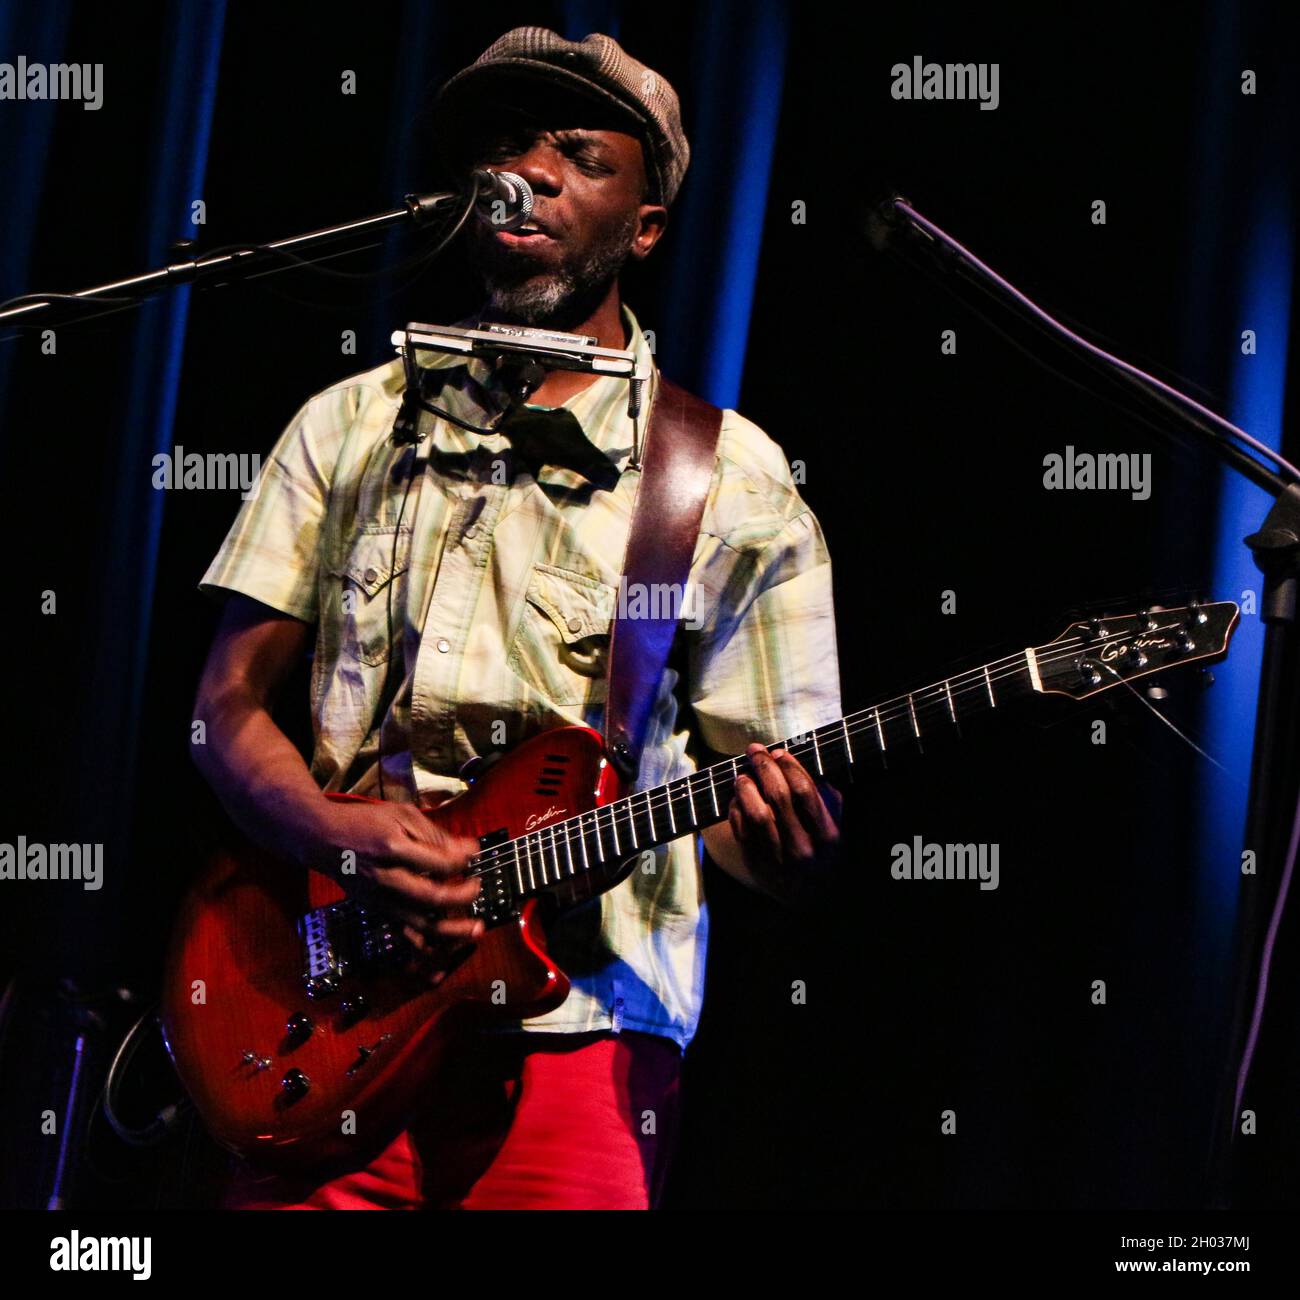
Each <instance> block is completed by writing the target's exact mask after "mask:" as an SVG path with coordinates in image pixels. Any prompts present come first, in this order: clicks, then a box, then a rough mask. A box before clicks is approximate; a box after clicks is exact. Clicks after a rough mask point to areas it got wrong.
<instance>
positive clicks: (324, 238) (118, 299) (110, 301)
mask: <svg viewBox="0 0 1300 1300" xmlns="http://www.w3.org/2000/svg"><path fill="white" fill-rule="evenodd" d="M478 197H479V195H478V192H474V193H472V194H470V195H469V196H468V197H467V196H466V195H464V194H461V193H458V192H456V191H450V192H446V193H435V194H408V195H407V196H406V199H405V201H404V202H403V204H402V206H401V207H400V208H393V209H391V210H389V211H388V212H381V213H379V214H378V215H376V216H373V217H362V218H360V219H359V220H356V221H343V222H340V223H339V224H338V225H334V226H322V227H321V228H320V229H319V230H311V231H308V232H307V233H306V234H302V235H290V236H289V237H288V238H287V239H277V240H275V241H274V242H272V243H269V244H245V245H239V246H235V245H232V246H230V247H228V248H221V249H214V250H212V251H211V252H208V253H199V254H195V255H194V256H191V257H182V258H180V259H179V260H177V261H175V262H169V263H168V264H167V265H166V266H161V267H159V268H158V269H157V270H154V271H146V272H144V273H143V274H141V275H132V276H128V277H127V278H126V279H124V280H110V281H108V282H106V283H104V284H96V285H92V286H91V287H90V288H87V289H79V290H77V291H76V292H75V293H71V294H40V293H29V294H24V295H23V296H22V297H21V298H13V299H10V300H9V302H8V303H4V304H0V325H19V326H23V327H32V326H37V325H43V324H46V323H47V322H49V321H50V320H51V319H57V320H59V321H65V320H67V319H68V318H69V317H71V318H72V319H74V320H75V319H77V318H78V317H81V316H88V315H91V314H94V315H99V314H102V310H98V311H93V312H92V311H91V309H92V308H97V309H102V308H104V307H108V308H109V309H110V310H116V309H120V308H124V307H131V306H135V305H136V303H138V302H140V301H141V300H142V299H144V298H146V297H148V296H149V295H151V294H155V293H158V292H160V291H161V290H163V289H166V288H170V287H171V286H172V285H177V284H195V283H200V282H202V281H206V280H214V279H217V278H218V277H225V278H226V279H229V280H237V279H247V278H248V277H249V276H250V275H251V274H252V273H253V272H255V271H257V270H258V269H259V268H261V267H264V266H265V265H266V263H267V262H271V261H282V260H283V259H284V257H285V256H286V255H289V256H291V257H292V258H293V259H294V260H295V261H299V262H306V263H311V262H315V261H320V260H322V257H323V256H324V254H323V253H321V251H320V250H322V249H324V248H325V247H326V246H331V247H334V246H337V245H345V246H347V247H346V249H345V251H354V249H355V247H356V246H357V245H360V244H361V243H362V241H363V240H364V239H366V238H367V237H368V236H370V235H373V234H374V233H375V232H376V231H380V230H385V229H387V228H388V227H389V226H396V225H402V224H405V223H407V222H409V223H411V224H412V225H415V226H424V225H427V224H429V223H430V222H431V221H433V220H434V219H435V218H437V217H439V216H441V215H443V214H444V213H445V212H446V211H447V210H448V209H454V208H455V207H456V205H458V204H464V205H465V213H464V214H462V220H463V217H464V216H465V215H468V213H469V210H470V208H471V207H472V206H473V204H474V203H475V202H477V200H478ZM171 247H172V251H181V250H183V249H184V248H186V247H188V243H187V242H184V241H183V242H182V243H180V244H173V245H172V246H171ZM330 255H331V256H332V255H333V254H332V253H331V254H330Z"/></svg>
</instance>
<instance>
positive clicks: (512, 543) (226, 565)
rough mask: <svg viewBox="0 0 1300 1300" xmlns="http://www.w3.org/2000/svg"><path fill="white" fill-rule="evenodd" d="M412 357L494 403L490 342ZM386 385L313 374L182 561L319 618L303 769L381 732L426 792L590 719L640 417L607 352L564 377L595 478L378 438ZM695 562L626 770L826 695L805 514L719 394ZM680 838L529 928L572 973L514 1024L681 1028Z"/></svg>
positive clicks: (459, 412)
mask: <svg viewBox="0 0 1300 1300" xmlns="http://www.w3.org/2000/svg"><path fill="white" fill-rule="evenodd" d="M622 311H623V319H624V323H625V327H626V330H627V334H628V340H629V342H628V346H629V347H630V348H631V349H632V350H633V351H634V352H635V354H636V357H637V362H638V368H639V369H644V371H645V372H647V373H649V374H650V375H651V379H650V393H649V395H648V402H647V404H646V409H649V406H650V404H652V403H653V400H654V389H655V387H656V386H657V382H658V375H657V371H656V370H655V368H654V363H653V357H652V355H651V353H650V348H649V344H648V341H647V339H646V336H645V335H644V333H643V332H642V330H641V328H640V326H639V324H638V323H637V320H636V318H635V316H634V315H633V314H632V312H631V311H630V310H629V309H628V308H627V307H626V306H624V307H623V309H622ZM420 364H421V366H423V367H426V368H428V369H429V370H430V371H435V372H438V373H436V374H431V375H430V376H429V377H428V379H429V381H430V382H429V383H428V384H427V386H426V393H427V394H428V400H429V402H430V403H431V404H432V405H434V406H437V407H439V408H440V409H442V410H443V411H446V412H447V413H448V414H449V415H452V416H454V417H456V419H458V420H460V421H463V422H464V423H465V424H469V425H473V426H476V427H477V428H479V429H481V428H482V427H483V426H484V425H485V424H486V423H487V421H488V416H489V413H490V412H491V411H493V410H495V409H496V404H495V399H494V397H493V395H492V394H491V392H490V391H489V389H490V386H491V384H492V382H493V380H492V378H491V375H490V372H489V369H488V367H487V364H486V363H485V362H482V361H480V360H479V359H470V360H468V361H467V360H466V359H464V358H460V357H451V356H446V355H430V354H422V356H421V360H420ZM404 387H405V376H404V371H403V368H402V364H401V361H400V360H397V361H394V362H393V363H391V364H388V365H383V366H378V367H376V368H374V369H372V370H368V371H366V372H365V373H363V374H359V375H355V376H353V377H351V378H348V379H345V380H343V381H342V382H340V383H338V384H335V385H334V386H332V387H330V388H328V389H326V390H324V391H323V392H321V393H318V394H316V395H315V396H314V397H312V398H311V399H310V400H309V401H308V402H307V403H306V404H305V405H304V406H303V407H302V408H301V409H300V410H299V411H298V412H297V414H296V415H295V416H294V418H293V419H292V420H291V421H290V423H289V425H288V427H287V428H286V429H285V430H284V431H283V433H282V434H281V435H280V437H279V439H278V441H277V442H276V444H275V446H274V448H273V450H272V451H271V453H270V454H269V456H268V457H267V458H266V459H265V461H264V463H263V466H262V471H261V475H260V478H259V480H258V482H257V484H256V486H255V488H254V490H253V492H252V494H251V496H250V498H249V499H248V500H247V501H245V503H244V504H243V506H242V508H241V509H240V512H239V515H238V517H237V518H236V520H235V522H234V525H233V526H232V528H231V530H230V532H229V534H228V536H227V537H226V540H225V542H224V543H223V544H222V546H221V548H220V550H219V551H218V553H217V555H216V557H215V558H214V559H213V561H212V563H211V564H210V565H209V567H208V569H207V572H206V573H205V574H204V575H203V578H202V580H201V582H200V587H201V588H202V589H204V590H209V591H235V592H240V593H242V594H243V595H245V596H248V597H251V598H252V599H254V600H257V601H260V602H261V603H262V604H264V605H267V606H270V607H271V608H272V609H275V610H278V611H281V612H282V613H285V614H288V615H291V616H293V617H294V618H297V619H301V620H303V621H304V622H308V623H314V624H315V625H316V644H315V653H314V658H313V664H312V674H311V712H312V724H313V733H314V750H313V754H312V760H311V771H312V775H313V776H314V778H315V779H316V781H317V783H318V784H319V785H320V786H321V788H322V789H323V790H325V791H327V792H332V791H346V792H352V793H357V794H367V795H377V794H378V793H379V756H380V754H381V752H382V755H383V759H382V761H383V784H384V794H385V797H387V798H390V799H393V798H400V799H409V800H417V799H418V800H421V801H423V802H432V801H437V800H438V799H441V798H446V797H448V796H454V795H455V794H458V793H460V792H462V791H464V790H465V789H466V788H467V786H466V782H465V780H464V779H463V777H462V775H461V773H462V772H464V771H465V769H466V765H467V764H468V763H470V761H471V760H473V759H476V758H482V757H484V756H487V755H490V754H493V753H497V752H500V751H502V750H505V749H508V748H510V747H511V746H513V745H516V744H518V743H519V742H521V741H523V740H525V739H527V738H529V737H531V736H533V735H536V734H537V733H538V732H540V731H542V730H545V729H547V728H550V727H555V726H562V725H569V724H573V723H583V724H585V725H588V726H591V727H593V728H595V729H597V730H599V729H600V727H601V723H602V715H603V709H604V701H605V679H604V668H605V659H604V656H605V652H606V650H607V648H608V633H609V626H610V620H611V617H612V615H613V612H614V611H615V609H616V605H617V593H618V587H619V579H620V575H621V566H622V560H623V555H624V550H625V546H626V542H627V533H628V525H629V520H630V517H631V511H632V504H633V501H634V499H635V495H636V487H637V483H638V480H639V477H640V472H639V469H638V468H637V467H636V466H635V465H634V464H630V463H629V461H630V460H631V459H632V457H631V453H632V448H633V440H634V438H642V437H643V436H644V423H645V422H644V418H642V419H640V420H639V421H634V419H633V418H632V417H631V416H630V415H629V413H628V384H627V381H626V380H623V379H619V378H614V377H601V378H599V379H597V380H596V381H595V382H594V383H592V384H591V385H589V386H588V387H587V388H586V389H584V390H582V391H581V392H579V393H578V394H576V395H575V396H573V397H571V398H570V399H569V400H568V401H566V402H565V403H564V406H565V407H567V408H568V409H569V410H570V411H571V412H572V414H573V415H574V416H575V417H576V419H577V420H578V422H579V424H580V425H581V427H582V430H583V432H584V434H585V435H586V437H587V438H588V439H589V440H590V441H591V442H592V443H594V444H595V446H596V447H597V448H599V449H600V451H601V452H603V453H604V455H605V456H606V457H607V458H608V459H609V460H610V461H611V462H612V464H613V466H614V467H615V469H616V470H617V476H616V480H615V481H613V483H612V486H608V485H607V486H602V487H595V486H593V484H592V483H591V482H590V480H589V479H588V478H586V477H585V476H584V475H582V474H580V473H579V472H577V471H576V470H573V469H570V468H567V467H563V466H551V465H546V466H543V467H542V468H540V469H539V470H538V472H537V477H536V478H534V477H533V474H532V473H531V472H530V471H529V470H528V469H526V468H524V467H523V466H522V465H521V464H520V462H519V461H518V459H517V458H516V457H515V456H514V455H513V454H512V450H511V443H510V439H509V437H508V436H507V435H506V434H503V433H479V432H475V431H473V430H472V429H466V428H463V427H460V425H459V424H457V423H456V422H455V420H451V419H447V418H443V417H442V416H439V415H435V414H433V413H431V412H429V411H424V412H422V413H421V415H420V424H419V429H418V435H419V437H420V442H419V444H418V450H417V449H413V448H412V446H410V445H409V444H399V443H396V442H394V441H393V440H392V438H391V433H392V430H393V424H394V421H395V419H396V417H397V415H398V411H399V407H400V405H401V401H402V396H403V392H404ZM611 477H612V476H611ZM690 585H691V587H693V588H694V596H695V599H696V609H695V610H694V611H693V617H691V618H690V619H689V621H688V625H687V627H686V628H685V630H684V632H683V636H684V638H685V641H684V655H683V656H682V657H681V658H680V659H678V660H676V662H677V664H678V667H676V668H673V667H670V668H667V669H665V671H664V674H663V678H662V680H661V682H660V683H659V689H658V692H657V696H656V699H655V704H654V708H653V711H652V715H651V719H650V724H649V730H648V734H647V738H646V744H645V749H644V753H643V757H642V763H641V769H640V773H639V778H638V782H637V788H642V789H644V788H650V787H653V786H657V785H660V784H663V783H665V782H667V781H670V780H675V779H677V778H679V777H683V776H686V775H688V774H689V773H691V772H692V771H694V770H695V765H696V759H697V757H698V754H699V752H700V748H701V747H703V748H707V749H708V750H712V751H715V752H716V753H718V754H720V755H723V756H730V755H735V754H739V753H742V752H743V751H744V748H745V746H746V745H748V744H749V743H751V742H753V741H760V742H763V743H765V744H766V743H771V742H773V741H778V740H781V739H783V738H785V737H788V736H793V735H797V734H799V733H801V732H804V731H807V730H810V729H812V728H814V727H818V726H821V725H823V724H825V723H827V722H832V721H834V720H836V719H837V718H838V717H839V716H840V697H839V672H838V660H837V655H836V643H835V620H834V613H833V609H832V599H831V567H830V558H829V555H828V553H827V548H826V544H825V540H824V538H823V535H822V532H821V529H820V527H819V526H818V523H817V520H816V519H815V518H814V516H813V514H812V512H811V511H810V510H809V508H808V506H807V505H806V504H805V503H804V501H803V500H802V499H801V497H800V495H799V492H798V489H797V487H796V484H795V481H794V476H793V475H792V473H791V469H790V466H789V464H788V462H787V460H786V457H785V456H784V454H783V453H782V451H781V449H780V448H779V447H778V446H777V444H776V443H775V442H773V441H772V440H771V439H770V438H769V437H768V436H767V435H766V434H765V433H764V432H763V431H762V430H760V429H759V428H758V427H757V426H756V425H755V424H753V423H752V422H751V421H749V420H747V419H745V418H744V417H743V416H741V415H739V414H737V413H736V412H735V411H733V410H727V411H724V413H723V420H722V430H721V434H720V439H719V444H718V452H717V460H716V464H715V466H714V472H713V477H712V481H711V483H710V487H709V492H708V497H707V501H706V505H705V510H704V517H703V521H702V525H701V529H700V534H699V538H698V541H697V544H696V548H695V554H694V558H693V561H692V564H691V570H690ZM692 625H694V626H692ZM679 677H680V678H682V679H683V680H679ZM685 704H689V708H686V707H684V705H685ZM688 728H689V729H688ZM691 730H693V731H694V733H695V739H696V741H697V742H698V744H696V745H692V746H691V751H692V752H691V753H690V754H688V752H687V746H688V741H689V740H690V739H691V734H690V731H691ZM696 838H697V837H690V836H688V837H685V838H682V839H679V840H676V841H673V842H672V843H670V844H668V845H665V846H662V847H661V848H660V849H658V850H657V851H656V860H655V863H654V864H653V869H650V870H642V869H640V868H638V869H637V870H634V871H633V872H632V874H631V875H629V876H628V877H627V878H626V879H625V880H624V881H622V883H620V884H619V885H617V886H616V887H615V888H613V889H611V890H610V891H608V892H607V893H605V894H603V895H601V896H600V897H598V898H596V899H593V900H590V901H589V902H588V903H585V904H583V905H581V906H580V907H578V908H576V909H574V910H573V911H571V912H569V913H566V914H564V915H563V916H562V917H561V918H559V920H558V921H557V922H556V924H555V926H554V927H553V928H552V930H551V932H550V934H549V936H548V947H549V950H550V952H551V954H552V956H553V957H554V958H555V960H556V961H557V962H559V964H560V966H561V968H562V969H564V970H565V972H566V974H568V975H569V977H570V980H571V991H570V993H569V995H568V997H567V998H566V999H565V1001H564V1002H563V1003H562V1004H561V1005H560V1006H559V1007H557V1008H555V1009H554V1010H552V1011H550V1012H548V1013H546V1014H544V1015H540V1016H536V1017H532V1018H530V1019H527V1020H523V1021H519V1022H514V1023H512V1024H510V1025H508V1026H507V1027H508V1028H510V1029H518V1030H524V1031H541V1032H583V1031H589V1030H595V1029H610V1030H613V1031H615V1032H617V1031H619V1030H620V1029H624V1028H626V1029H636V1030H641V1031H644V1032H648V1033H654V1034H660V1035H663V1036H666V1037H669V1038H671V1039H673V1040H674V1041H675V1042H676V1043H677V1044H678V1045H679V1046H680V1047H682V1048H683V1049H684V1048H685V1046H686V1045H687V1043H689V1041H690V1040H691V1038H692V1036H693V1035H694V1033H695V1030H696V1027H697V1025H698V1022H699V1016H700V1010H701V1005H702V1001H703V992H704V968H705V951H706V944H707V937H708V909H707V906H706V903H705V898H704V892H703V875H702V869H701V858H700V846H699V844H698V843H696Z"/></svg>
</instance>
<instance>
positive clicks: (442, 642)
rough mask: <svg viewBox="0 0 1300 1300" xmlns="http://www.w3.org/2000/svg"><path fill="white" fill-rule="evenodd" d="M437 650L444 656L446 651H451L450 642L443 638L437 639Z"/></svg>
mask: <svg viewBox="0 0 1300 1300" xmlns="http://www.w3.org/2000/svg"><path fill="white" fill-rule="evenodd" d="M438 649H439V650H440V651H441V652H442V653H443V654H446V653H447V651H448V650H450V649H451V642H450V641H448V640H447V638H446V637H445V636H440V637H439V638H438Z"/></svg>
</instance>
